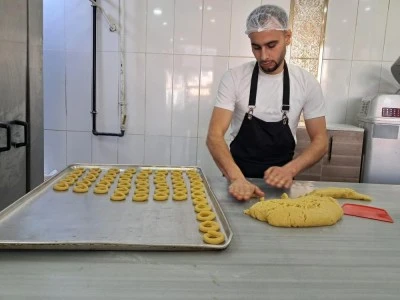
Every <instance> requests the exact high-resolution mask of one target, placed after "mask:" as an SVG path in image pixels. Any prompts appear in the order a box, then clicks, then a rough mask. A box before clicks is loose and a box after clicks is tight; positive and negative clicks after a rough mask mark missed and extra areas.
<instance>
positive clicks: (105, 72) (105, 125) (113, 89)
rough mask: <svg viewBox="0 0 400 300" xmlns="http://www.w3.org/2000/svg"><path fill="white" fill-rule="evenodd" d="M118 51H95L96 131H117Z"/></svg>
mask: <svg viewBox="0 0 400 300" xmlns="http://www.w3.org/2000/svg"><path fill="white" fill-rule="evenodd" d="M118 65H119V53H118V52H97V107H96V109H97V131H100V132H119V131H120V121H119V104H118V102H119V93H118V78H119V68H118Z"/></svg>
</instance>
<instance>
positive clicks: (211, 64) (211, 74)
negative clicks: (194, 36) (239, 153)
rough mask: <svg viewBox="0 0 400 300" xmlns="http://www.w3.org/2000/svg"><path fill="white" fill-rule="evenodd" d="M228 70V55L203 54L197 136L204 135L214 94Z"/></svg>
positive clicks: (212, 105)
mask: <svg viewBox="0 0 400 300" xmlns="http://www.w3.org/2000/svg"><path fill="white" fill-rule="evenodd" d="M227 70H228V57H218V56H203V57H202V58H201V78H200V101H199V125H198V136H199V137H203V138H204V137H206V136H207V131H208V124H209V122H210V118H211V113H212V110H213V108H214V104H215V95H216V93H217V90H218V85H219V81H220V80H221V78H222V75H223V74H224V73H225V72H226V71H227Z"/></svg>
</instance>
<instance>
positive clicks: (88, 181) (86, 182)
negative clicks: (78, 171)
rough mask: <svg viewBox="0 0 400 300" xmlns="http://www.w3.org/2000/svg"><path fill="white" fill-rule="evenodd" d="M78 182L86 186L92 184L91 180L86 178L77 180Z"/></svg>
mask: <svg viewBox="0 0 400 300" xmlns="http://www.w3.org/2000/svg"><path fill="white" fill-rule="evenodd" d="M78 182H82V183H84V184H86V185H87V186H88V187H89V186H91V185H92V182H91V181H90V180H87V179H82V180H81V181H78ZM78 182H77V183H78Z"/></svg>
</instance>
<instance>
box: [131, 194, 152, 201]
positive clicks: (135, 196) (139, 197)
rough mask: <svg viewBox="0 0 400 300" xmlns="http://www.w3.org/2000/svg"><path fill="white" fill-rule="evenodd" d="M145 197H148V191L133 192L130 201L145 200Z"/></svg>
mask: <svg viewBox="0 0 400 300" xmlns="http://www.w3.org/2000/svg"><path fill="white" fill-rule="evenodd" d="M147 199H149V194H148V193H135V194H133V197H132V201H136V202H143V201H147Z"/></svg>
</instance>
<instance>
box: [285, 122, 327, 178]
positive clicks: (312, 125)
mask: <svg viewBox="0 0 400 300" xmlns="http://www.w3.org/2000/svg"><path fill="white" fill-rule="evenodd" d="M305 125H306V129H307V133H308V136H309V137H310V140H311V143H310V145H308V147H307V148H306V149H304V151H303V152H302V153H301V154H300V155H299V156H298V157H296V158H295V159H294V160H292V161H291V162H289V163H288V164H287V166H288V168H290V169H292V170H293V171H294V175H297V174H298V173H300V172H301V171H303V170H305V169H307V168H308V167H311V166H312V165H313V164H315V163H316V162H318V161H319V160H320V159H321V158H322V157H323V156H324V155H325V153H326V152H327V151H328V135H327V132H326V122H325V117H319V118H314V119H309V120H305Z"/></svg>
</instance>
